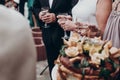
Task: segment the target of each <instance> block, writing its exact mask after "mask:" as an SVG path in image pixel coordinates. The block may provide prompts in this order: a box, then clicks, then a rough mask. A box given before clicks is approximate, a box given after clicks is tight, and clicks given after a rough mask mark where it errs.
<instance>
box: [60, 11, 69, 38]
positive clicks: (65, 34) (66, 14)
mask: <svg viewBox="0 0 120 80" xmlns="http://www.w3.org/2000/svg"><path fill="white" fill-rule="evenodd" d="M59 15H63V16H68V13H59ZM63 20H65V21H66V20H67V19H63ZM63 38H64V39H68V38H69V36H68V35H67V32H66V31H65V30H64V37H63Z"/></svg>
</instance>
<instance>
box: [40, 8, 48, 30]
mask: <svg viewBox="0 0 120 80" xmlns="http://www.w3.org/2000/svg"><path fill="white" fill-rule="evenodd" d="M41 12H42V16H44V15H46V14H47V13H48V12H49V7H42V8H41ZM43 27H44V28H49V27H50V26H48V25H47V23H45V24H44V26H43Z"/></svg>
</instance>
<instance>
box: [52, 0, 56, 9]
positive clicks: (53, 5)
mask: <svg viewBox="0 0 120 80" xmlns="http://www.w3.org/2000/svg"><path fill="white" fill-rule="evenodd" d="M56 2H57V0H53V3H52V7H51V9H53V8H55V6H56Z"/></svg>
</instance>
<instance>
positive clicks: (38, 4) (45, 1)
mask: <svg viewBox="0 0 120 80" xmlns="http://www.w3.org/2000/svg"><path fill="white" fill-rule="evenodd" d="M72 5H73V3H72V0H53V4H52V7H51V8H50V10H49V12H51V13H55V15H56V16H57V15H58V14H59V13H66V12H67V13H69V14H71V9H72ZM46 6H47V7H49V0H35V1H34V5H33V12H34V14H35V16H36V18H37V19H38V21H39V24H40V25H39V26H43V25H44V22H42V21H41V20H40V19H39V17H38V15H39V12H40V11H41V8H42V7H46ZM49 25H50V26H58V24H57V22H54V23H51V24H49Z"/></svg>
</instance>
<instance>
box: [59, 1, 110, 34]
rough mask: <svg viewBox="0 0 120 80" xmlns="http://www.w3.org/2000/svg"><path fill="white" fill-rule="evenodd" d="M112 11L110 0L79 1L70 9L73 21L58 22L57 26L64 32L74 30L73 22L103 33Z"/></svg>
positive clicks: (75, 26)
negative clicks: (93, 26)
mask: <svg viewBox="0 0 120 80" xmlns="http://www.w3.org/2000/svg"><path fill="white" fill-rule="evenodd" d="M111 10H112V0H79V1H78V3H77V4H76V6H75V7H74V8H73V9H72V16H73V21H70V20H67V21H60V18H61V17H60V16H58V18H59V20H58V22H59V24H60V25H61V27H62V28H63V29H65V30H74V29H76V28H78V27H79V26H77V25H76V24H75V22H80V23H81V24H83V25H86V24H87V25H95V26H96V27H97V28H98V29H100V30H101V33H102V34H103V33H104V29H105V26H106V22H107V19H108V17H109V15H110V12H111Z"/></svg>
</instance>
